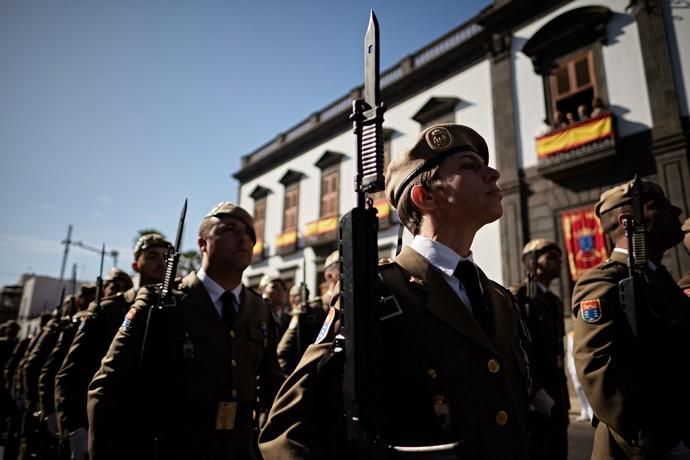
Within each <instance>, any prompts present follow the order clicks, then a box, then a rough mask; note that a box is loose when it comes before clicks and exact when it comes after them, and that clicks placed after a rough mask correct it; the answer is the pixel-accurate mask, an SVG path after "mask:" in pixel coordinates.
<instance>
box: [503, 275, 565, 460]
mask: <svg viewBox="0 0 690 460" xmlns="http://www.w3.org/2000/svg"><path fill="white" fill-rule="evenodd" d="M511 290H512V289H511ZM514 293H515V296H516V298H517V301H518V304H519V305H520V308H521V310H522V314H523V318H524V319H525V325H526V326H527V329H528V331H529V335H530V339H531V344H530V348H529V359H530V369H531V370H532V378H533V386H534V389H535V390H538V389H543V390H544V391H546V393H548V395H549V396H550V397H551V398H552V399H553V400H554V406H553V408H552V409H551V414H550V417H549V418H548V420H535V423H536V424H537V426H535V428H534V429H536V430H540V429H543V431H544V434H545V435H546V439H545V440H544V441H545V442H544V443H543V444H542V445H541V446H540V447H538V448H537V449H538V450H539V451H540V452H541V454H536V455H535V456H539V455H541V456H542V458H548V459H550V460H555V459H557V458H563V459H565V458H567V454H568V449H567V445H568V423H569V418H568V410H569V409H570V399H569V396H568V383H567V380H566V376H565V371H564V363H565V347H564V343H563V338H564V336H565V325H564V321H563V303H562V302H561V299H560V298H558V296H556V295H555V294H553V293H552V292H551V291H549V290H545V289H542V288H541V287H540V286H537V289H536V295H535V296H534V298H532V299H529V298H528V296H527V285H526V284H522V285H520V286H519V287H518V288H517V289H515V291H514ZM534 416H535V419H536V418H537V417H539V415H538V414H534ZM540 427H541V428H540ZM535 435H536V436H537V437H538V436H540V434H539V433H535ZM537 442H539V441H537Z"/></svg>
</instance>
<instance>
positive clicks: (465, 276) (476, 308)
mask: <svg viewBox="0 0 690 460" xmlns="http://www.w3.org/2000/svg"><path fill="white" fill-rule="evenodd" d="M455 277H456V278H457V279H458V280H460V283H461V284H462V285H463V286H464V288H465V292H466V293H467V297H468V298H469V299H470V304H471V307H472V314H473V315H474V318H475V319H476V320H477V322H478V323H479V325H480V326H481V327H482V329H484V332H486V335H487V336H488V337H489V338H492V337H493V334H492V333H491V313H490V312H489V310H488V308H487V305H486V303H485V302H484V296H483V295H482V289H481V287H479V276H477V268H476V267H475V266H474V264H473V263H472V262H470V261H469V260H461V261H460V263H459V264H458V267H457V268H456V269H455Z"/></svg>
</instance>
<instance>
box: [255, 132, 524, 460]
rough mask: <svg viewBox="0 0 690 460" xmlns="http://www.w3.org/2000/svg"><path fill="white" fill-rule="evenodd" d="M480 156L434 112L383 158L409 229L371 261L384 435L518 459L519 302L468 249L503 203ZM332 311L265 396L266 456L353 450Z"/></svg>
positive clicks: (482, 147) (483, 151)
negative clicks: (386, 299) (387, 309)
mask: <svg viewBox="0 0 690 460" xmlns="http://www.w3.org/2000/svg"><path fill="white" fill-rule="evenodd" d="M488 161H489V152H488V148H487V145H486V142H485V141H484V139H483V138H482V137H481V136H480V135H479V134H478V133H476V132H475V131H474V130H472V129H471V128H468V127H466V126H461V125H455V124H441V125H435V126H432V127H430V128H427V129H425V130H424V131H422V133H421V134H420V135H419V137H418V138H417V139H416V141H415V142H414V144H413V145H412V146H411V148H409V149H408V150H405V151H403V152H401V154H400V155H398V156H397V157H396V158H393V160H392V161H391V163H390V165H389V167H388V170H387V173H386V195H387V197H388V200H389V202H390V203H391V205H393V206H394V207H395V208H397V211H398V215H399V217H400V221H401V222H402V223H403V224H404V225H405V226H406V227H407V229H408V230H409V231H410V232H411V233H412V234H413V235H414V240H413V241H412V243H411V244H410V245H409V246H407V247H405V248H403V250H402V252H401V253H400V254H399V255H398V256H397V257H396V258H395V259H394V260H392V261H384V262H383V263H382V264H381V265H380V266H379V273H380V275H381V277H382V278H383V281H384V284H385V287H386V289H387V290H388V291H389V293H390V295H391V296H393V298H394V299H395V304H397V306H398V308H399V311H398V312H397V314H391V315H386V317H385V318H383V317H382V318H381V321H380V325H381V339H382V344H381V346H382V350H381V354H382V356H383V359H382V363H381V366H382V372H381V374H382V382H381V388H382V389H383V391H382V392H381V393H382V394H381V401H380V404H381V407H382V408H383V411H384V412H385V426H386V431H387V432H386V433H384V435H385V436H386V442H387V443H389V444H393V445H398V446H427V445H438V444H446V443H451V442H459V445H458V447H457V449H456V454H457V458H472V459H525V458H527V446H526V441H525V439H526V432H525V412H526V405H527V404H526V397H527V393H528V374H527V368H526V356H525V353H524V349H523V348H522V343H521V340H520V336H521V335H520V332H519V331H520V330H521V320H520V312H519V309H518V307H517V305H516V304H515V301H514V299H513V296H512V295H511V293H510V292H509V291H508V290H507V289H505V288H503V287H501V286H500V285H498V284H497V283H494V282H493V281H491V280H489V279H488V278H487V277H486V275H484V273H483V272H482V271H481V269H480V268H479V267H478V266H477V265H476V264H475V263H474V262H473V260H472V251H471V245H472V241H473V239H474V236H475V233H476V232H477V231H478V230H479V229H480V228H482V227H483V226H484V225H486V224H488V223H490V222H493V221H495V220H496V219H498V218H499V217H501V215H502V213H503V208H502V205H501V199H502V197H501V192H500V190H499V188H498V186H497V184H496V181H497V179H498V177H499V173H498V171H496V170H495V169H494V168H492V167H490V166H489V165H488ZM335 301H337V299H335ZM335 311H336V310H333V309H332V310H331V311H330V312H329V316H328V318H327V319H326V322H325V323H324V326H323V328H322V330H321V333H320V334H319V337H318V339H317V341H316V343H315V344H313V345H311V346H310V347H309V348H308V349H307V351H306V353H305V354H304V356H303V358H302V360H301V361H300V363H299V365H298V366H297V369H296V370H295V371H294V372H293V373H292V375H290V377H288V379H287V380H286V382H285V384H284V385H283V387H282V388H281V391H280V393H279V394H278V396H277V397H276V400H275V402H274V405H273V407H272V408H271V413H270V415H269V420H268V422H267V424H266V426H265V427H264V429H263V430H262V432H261V435H260V437H259V441H260V448H261V452H262V454H263V456H264V458H265V459H267V460H271V459H302V458H354V457H352V455H351V453H348V451H347V444H346V443H345V442H344V441H343V440H344V436H345V433H344V427H343V425H344V421H343V415H342V414H343V407H342V399H341V398H342V361H339V360H334V359H329V358H327V357H328V356H330V354H331V350H330V349H331V345H332V343H331V342H332V341H333V338H334V335H335V334H336V333H337V332H338V329H339V324H337V323H338V322H337V321H335V317H337V314H336V313H335ZM345 346H347V344H346V345H345Z"/></svg>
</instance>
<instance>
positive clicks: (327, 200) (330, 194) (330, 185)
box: [319, 164, 340, 217]
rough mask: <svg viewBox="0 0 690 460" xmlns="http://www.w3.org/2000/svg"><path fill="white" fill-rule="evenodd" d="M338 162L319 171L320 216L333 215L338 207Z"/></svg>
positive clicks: (336, 212)
mask: <svg viewBox="0 0 690 460" xmlns="http://www.w3.org/2000/svg"><path fill="white" fill-rule="evenodd" d="M339 200H340V164H335V165H333V166H330V167H328V168H325V169H324V170H323V171H322V172H321V208H320V209H321V211H320V214H319V215H320V217H327V216H334V215H336V214H338V211H339V208H340V201H339Z"/></svg>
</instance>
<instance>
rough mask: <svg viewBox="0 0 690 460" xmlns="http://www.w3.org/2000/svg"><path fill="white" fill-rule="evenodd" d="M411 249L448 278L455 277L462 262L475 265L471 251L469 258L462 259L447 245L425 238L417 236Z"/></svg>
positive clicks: (411, 244)
mask: <svg viewBox="0 0 690 460" xmlns="http://www.w3.org/2000/svg"><path fill="white" fill-rule="evenodd" d="M410 247H411V248H412V249H414V250H415V251H416V252H417V253H418V254H419V255H421V256H422V257H424V258H425V259H426V260H427V261H428V262H429V263H430V264H431V265H433V266H434V267H435V268H437V269H438V270H440V271H441V272H442V273H444V274H446V275H448V276H454V273H455V269H456V268H457V266H458V264H459V263H460V262H461V261H463V260H469V261H470V262H472V263H474V260H472V252H471V251H470V255H469V256H467V257H462V256H461V255H459V254H458V253H457V252H455V251H453V250H452V249H451V248H449V247H448V246H446V245H445V244H443V243H440V242H438V241H434V240H432V239H430V238H427V237H425V236H421V235H415V237H414V239H413V240H412V243H410Z"/></svg>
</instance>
